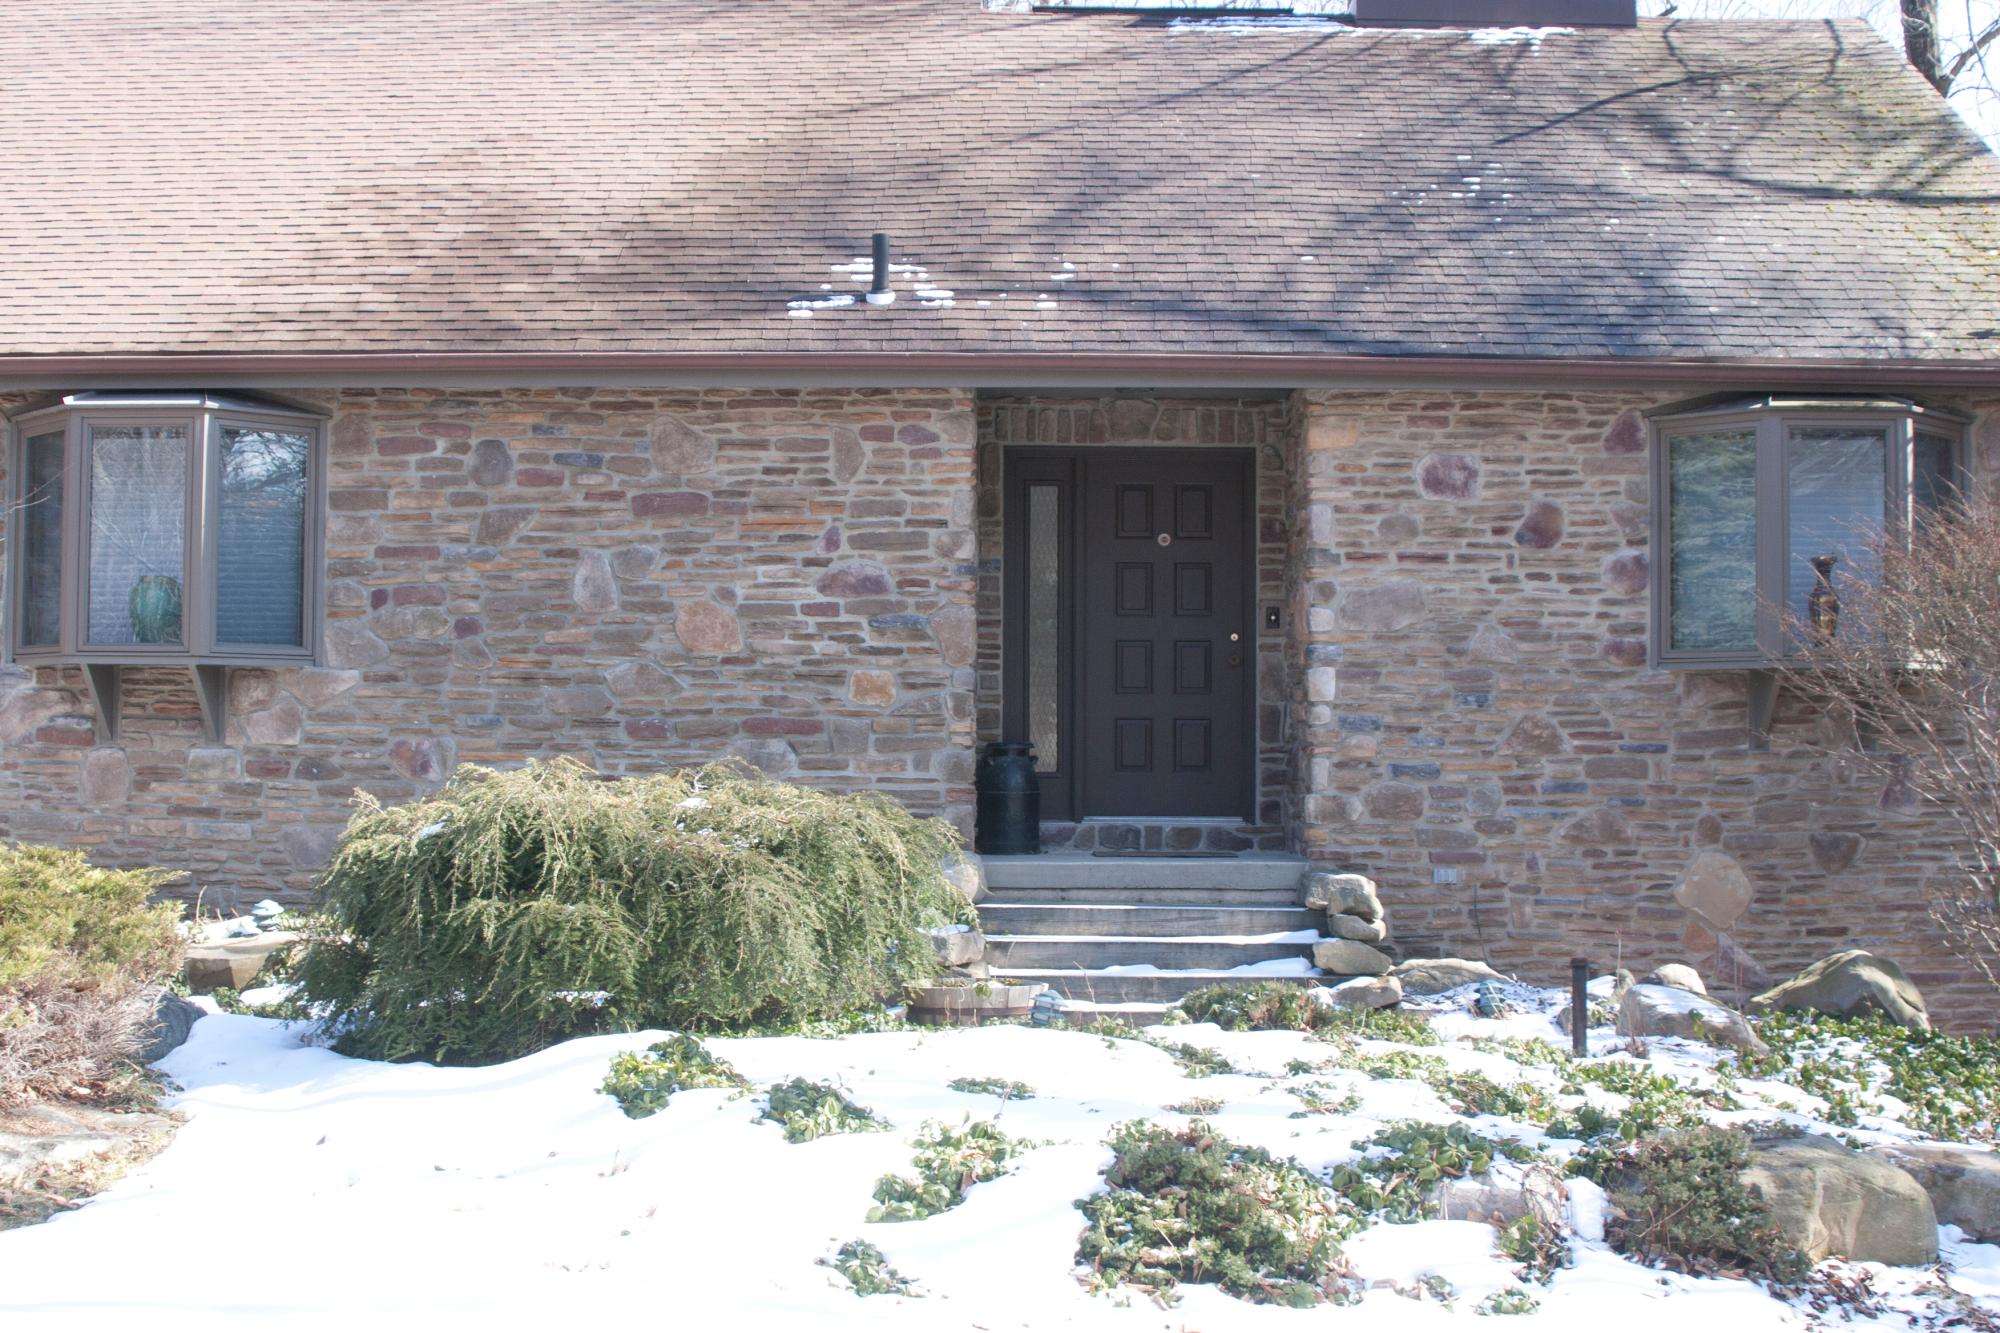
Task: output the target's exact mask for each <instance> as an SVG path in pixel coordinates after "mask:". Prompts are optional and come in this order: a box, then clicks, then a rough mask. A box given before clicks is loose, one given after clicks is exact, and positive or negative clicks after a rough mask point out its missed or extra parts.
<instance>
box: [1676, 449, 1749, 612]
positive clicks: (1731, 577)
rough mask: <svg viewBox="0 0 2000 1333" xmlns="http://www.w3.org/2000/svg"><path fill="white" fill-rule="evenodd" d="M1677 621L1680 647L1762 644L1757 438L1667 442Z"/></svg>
mask: <svg viewBox="0 0 2000 1333" xmlns="http://www.w3.org/2000/svg"><path fill="white" fill-rule="evenodd" d="M1667 488H1668V489H1667V493H1668V496H1669V497H1670V502H1671V510H1670V512H1669V513H1668V515H1667V527H1668V537H1667V540H1668V546H1669V555H1670V567H1671V569H1672V571H1673V581H1672V586H1671V587H1670V588H1669V590H1668V591H1669V595H1670V598H1671V604H1670V608H1669V618H1670V620H1671V622H1672V625H1671V629H1670V633H1671V636H1672V642H1673V646H1674V647H1676V648H1683V649H1695V650H1707V651H1737V650H1741V651H1745V652H1747V651H1749V650H1750V649H1752V648H1754V647H1756V644H1757V433H1756V432H1755V431H1750V430H1743V431H1723V432H1720V433H1717V434H1710V435H1679V436H1675V437H1674V438H1673V439H1670V440H1669V441H1667Z"/></svg>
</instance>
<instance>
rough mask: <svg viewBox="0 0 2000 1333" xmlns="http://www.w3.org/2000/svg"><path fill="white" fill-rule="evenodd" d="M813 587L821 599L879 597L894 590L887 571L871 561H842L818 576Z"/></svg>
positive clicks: (893, 581)
mask: <svg viewBox="0 0 2000 1333" xmlns="http://www.w3.org/2000/svg"><path fill="white" fill-rule="evenodd" d="M813 587H815V588H816V589H818V590H819V594H820V596H822V597H880V596H882V595H884V594H885V593H891V592H894V591H895V590H896V584H895V580H893V579H891V578H890V577H889V571H888V570H886V569H884V568H883V567H882V566H880V565H878V564H876V563H875V562H874V561H873V560H843V561H841V562H840V563H839V564H837V565H834V566H832V567H831V568H829V569H828V570H827V571H826V573H824V574H822V575H820V576H819V578H818V580H817V581H816V582H815V583H814V584H813Z"/></svg>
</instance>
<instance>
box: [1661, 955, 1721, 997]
mask: <svg viewBox="0 0 2000 1333" xmlns="http://www.w3.org/2000/svg"><path fill="white" fill-rule="evenodd" d="M1646 984H1648V985H1650V986H1672V987H1673V988H1674V989H1675V990H1684V991H1692V992H1693V993H1694V994H1696V995H1706V994H1708V987H1706V986H1704V985H1702V984H1701V973H1699V972H1697V971H1695V970H1694V969H1693V968H1691V967H1689V966H1688V965H1687V964H1686V963H1668V964H1667V965H1666V966H1665V967H1656V968H1654V969H1653V970H1652V971H1651V972H1649V973H1647V974H1646Z"/></svg>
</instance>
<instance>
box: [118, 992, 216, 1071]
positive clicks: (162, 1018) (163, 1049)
mask: <svg viewBox="0 0 2000 1333" xmlns="http://www.w3.org/2000/svg"><path fill="white" fill-rule="evenodd" d="M206 1012H207V1011H206V1010H204V1009H202V1007H201V1006H200V1005H197V1004H191V1003H189V1002H188V1001H187V1000H185V999H183V998H182V997H180V996H178V995H176V994H174V993H173V992H172V991H170V990H167V989H165V988H162V989H161V991H160V995H159V998H158V999H157V1000H155V1001H154V1002H153V1021H152V1025H151V1026H150V1027H148V1028H146V1029H145V1030H144V1031H142V1032H141V1033H140V1034H139V1037H140V1041H141V1042H142V1043H143V1044H142V1045H141V1046H140V1047H139V1050H138V1053H137V1056H136V1058H137V1060H138V1062H139V1063H140V1064H142V1065H149V1064H152V1063H153V1062H154V1061H155V1060H164V1059H165V1058H166V1057H167V1053H168V1052H170V1051H172V1050H173V1049H175V1048H176V1047H178V1046H179V1045H181V1043H183V1042H185V1041H186V1040H187V1039H188V1034H189V1033H190V1032H192V1031H193V1030H194V1025H195V1020H196V1019H199V1018H201V1017H203V1016H204V1015H205V1014H206Z"/></svg>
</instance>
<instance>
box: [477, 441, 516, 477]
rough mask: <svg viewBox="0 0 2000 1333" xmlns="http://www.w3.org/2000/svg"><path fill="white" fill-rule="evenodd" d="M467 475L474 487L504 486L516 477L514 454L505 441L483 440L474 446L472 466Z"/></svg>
mask: <svg viewBox="0 0 2000 1333" xmlns="http://www.w3.org/2000/svg"><path fill="white" fill-rule="evenodd" d="M465 475H466V476H467V477H468V478H470V479H471V480H472V482H473V484H474V485H478V486H504V485H505V484H506V483H507V482H508V481H509V480H510V479H512V477H513V475H514V454H513V451H512V450H510V449H508V447H507V441H505V440H481V441H480V442H479V443H477V444H475V445H473V446H472V466H470V467H468V468H467V469H466V470H465Z"/></svg>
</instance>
